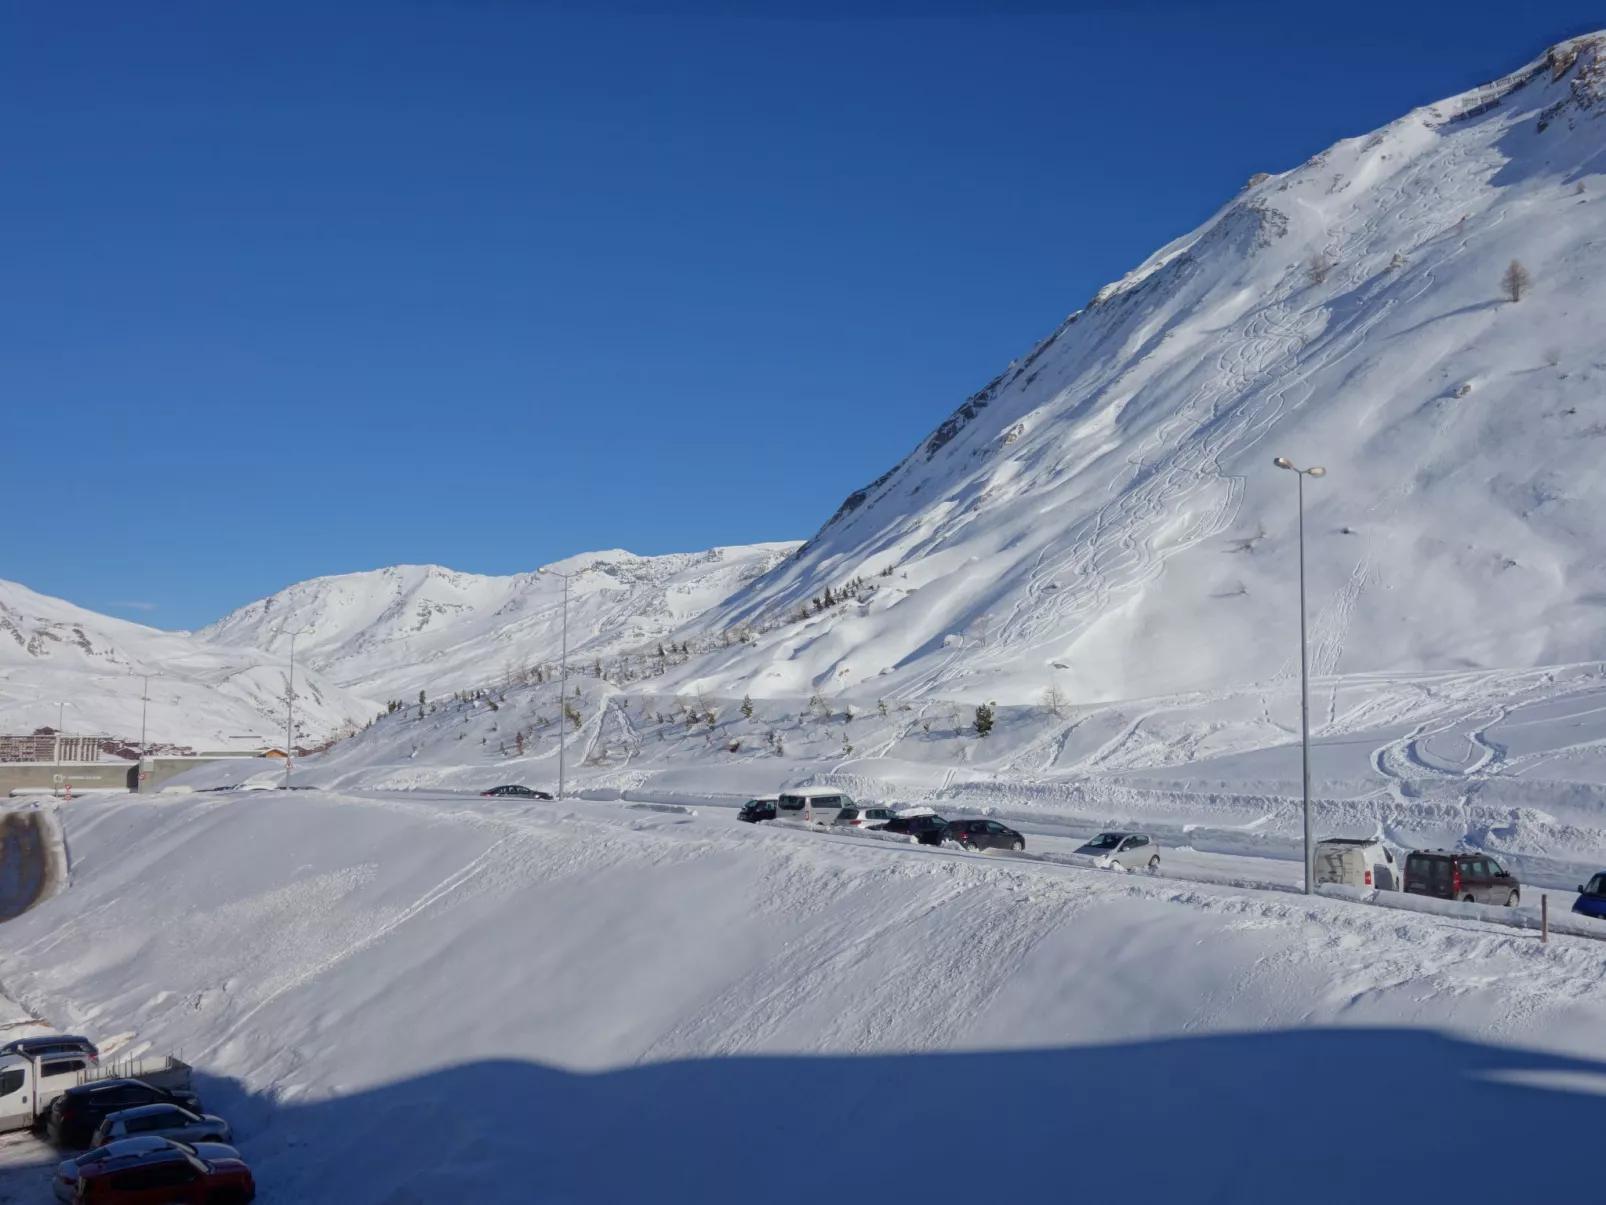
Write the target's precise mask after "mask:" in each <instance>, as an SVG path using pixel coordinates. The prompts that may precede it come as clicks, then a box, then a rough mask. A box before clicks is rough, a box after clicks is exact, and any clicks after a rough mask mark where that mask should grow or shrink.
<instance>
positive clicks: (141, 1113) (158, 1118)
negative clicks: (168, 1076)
mask: <svg viewBox="0 0 1606 1205" xmlns="http://www.w3.org/2000/svg"><path fill="white" fill-rule="evenodd" d="M147 1134H150V1135H154V1136H155V1137H157V1138H172V1139H175V1140H176V1141H178V1142H228V1141H230V1140H231V1139H232V1138H233V1137H234V1133H233V1131H232V1130H230V1129H229V1123H228V1122H226V1121H224V1120H223V1119H222V1118H221V1117H214V1116H212V1114H210V1113H202V1114H196V1113H191V1112H190V1111H189V1110H188V1109H184V1108H180V1107H179V1106H178V1105H140V1106H139V1107H138V1108H135V1109H123V1110H122V1111H121V1112H118V1113H108V1114H107V1115H106V1119H105V1120H104V1121H102V1122H101V1123H100V1129H98V1130H96V1131H95V1138H94V1145H95V1146H105V1145H107V1144H108V1143H112V1142H116V1141H117V1140H118V1139H120V1138H140V1137H143V1136H145V1135H147Z"/></svg>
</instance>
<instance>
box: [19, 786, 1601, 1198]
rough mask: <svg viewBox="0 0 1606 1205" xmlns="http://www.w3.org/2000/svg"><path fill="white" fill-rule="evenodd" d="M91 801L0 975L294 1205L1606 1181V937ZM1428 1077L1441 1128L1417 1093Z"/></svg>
mask: <svg viewBox="0 0 1606 1205" xmlns="http://www.w3.org/2000/svg"><path fill="white" fill-rule="evenodd" d="M61 815H62V817H63V819H64V821H65V824H66V830H67V831H66V836H67V842H68V846H69V848H70V849H71V850H72V851H73V856H74V869H73V875H72V884H71V886H70V888H68V889H67V890H66V891H65V892H63V893H62V894H60V895H58V896H57V897H55V898H54V899H52V900H49V901H47V902H46V903H44V904H43V905H41V906H40V907H38V908H37V909H35V910H34V911H33V912H31V913H28V914H26V915H24V916H22V917H20V918H18V919H17V920H15V921H12V922H9V923H7V924H6V925H4V926H3V927H0V979H3V981H4V983H5V985H6V988H7V991H8V992H9V993H10V994H11V995H12V996H13V997H14V998H15V999H16V1000H17V1001H18V1002H19V1003H21V1004H23V1005H25V1006H26V1007H27V1009H28V1010H29V1012H30V1013H31V1014H32V1015H34V1016H37V1017H40V1018H44V1019H47V1020H48V1021H50V1022H51V1023H53V1024H54V1025H56V1026H58V1027H60V1028H62V1029H67V1030H70V1031H74V1032H88V1033H90V1034H91V1035H93V1036H95V1037H97V1038H99V1039H101V1040H102V1041H103V1042H105V1043H106V1044H107V1045H108V1046H111V1047H115V1049H116V1050H118V1051H121V1052H138V1051H140V1050H142V1049H145V1048H148V1047H154V1048H155V1049H158V1050H161V1049H176V1050H179V1051H181V1052H182V1053H183V1055H184V1057H185V1058H186V1059H187V1060H189V1061H190V1062H192V1063H194V1064H195V1065H196V1067H197V1068H198V1070H199V1072H200V1074H201V1079H200V1081H199V1087H200V1089H201V1091H202V1092H203V1093H204V1099H205V1103H206V1105H207V1107H208V1108H209V1109H211V1110H214V1111H217V1112H220V1113H222V1114H225V1115H226V1116H228V1117H229V1118H230V1120H231V1121H232V1122H233V1124H234V1127H235V1134H236V1140H237V1141H238V1143H239V1145H240V1147H241V1148H242V1151H243V1153H244V1154H245V1156H246V1157H247V1158H248V1159H250V1160H251V1161H252V1163H253V1166H254V1167H255V1169H256V1172H257V1175H258V1178H259V1182H260V1184H261V1189H262V1199H263V1200H264V1201H295V1202H300V1203H303V1205H325V1203H328V1205H335V1203H339V1205H423V1203H424V1202H435V1201H475V1202H483V1203H485V1205H494V1203H501V1202H507V1203H509V1205H512V1203H514V1202H517V1203H520V1205H523V1203H525V1202H530V1201H550V1202H559V1201H563V1202H598V1203H601V1202H609V1203H612V1202H633V1201H661V1202H665V1203H667V1205H680V1203H685V1205H693V1203H696V1205H735V1203H737V1202H750V1201H754V1200H763V1201H766V1202H776V1203H785V1205H792V1203H794V1202H796V1203H798V1205H803V1203H806V1202H814V1201H818V1200H820V1199H821V1197H822V1196H827V1195H828V1196H829V1199H831V1200H836V1201H844V1202H861V1201H862V1202H887V1201H906V1200H908V1201H929V1202H941V1203H948V1202H954V1203H961V1202H962V1203H964V1205H974V1203H975V1202H982V1201H995V1200H1012V1201H1014V1200H1019V1201H1048V1200H1059V1199H1063V1197H1064V1195H1065V1192H1066V1187H1067V1185H1068V1184H1074V1185H1076V1187H1077V1188H1079V1189H1080V1190H1081V1191H1082V1193H1083V1194H1085V1195H1087V1196H1089V1197H1091V1198H1093V1199H1099V1200H1104V1199H1109V1200H1122V1201H1141V1202H1148V1201H1154V1202H1162V1201H1178V1200H1185V1201H1224V1202H1225V1201H1232V1202H1241V1203H1244V1205H1255V1203H1258V1202H1267V1203H1270V1202H1276V1201H1286V1200H1288V1199H1289V1187H1288V1186H1289V1185H1290V1184H1298V1185H1299V1189H1298V1193H1297V1195H1298V1199H1300V1200H1301V1201H1311V1202H1320V1203H1323V1205H1326V1203H1328V1202H1334V1203H1336V1202H1348V1201H1352V1200H1354V1199H1355V1196H1356V1183H1357V1180H1358V1178H1361V1179H1365V1180H1366V1182H1367V1183H1374V1184H1378V1185H1383V1186H1386V1187H1387V1188H1388V1189H1390V1190H1392V1191H1393V1192H1395V1193H1403V1194H1405V1195H1407V1196H1412V1195H1424V1194H1426V1193H1427V1192H1428V1190H1430V1189H1432V1188H1434V1187H1435V1186H1439V1185H1442V1177H1443V1172H1444V1168H1445V1167H1446V1166H1449V1165H1453V1164H1457V1163H1464V1162H1465V1159H1466V1150H1467V1143H1468V1139H1469V1133H1472V1132H1473V1131H1470V1130H1469V1128H1468V1127H1469V1126H1477V1125H1481V1124H1483V1123H1482V1122H1471V1121H1469V1120H1468V1119H1469V1117H1470V1118H1475V1119H1483V1118H1498V1121H1497V1122H1489V1123H1488V1125H1486V1126H1485V1127H1484V1128H1488V1126H1493V1127H1494V1128H1495V1129H1496V1130H1497V1131H1498V1136H1499V1142H1500V1144H1501V1146H1502V1148H1503V1149H1504V1148H1509V1149H1512V1150H1526V1149H1542V1150H1544V1151H1545V1152H1546V1155H1545V1157H1544V1158H1542V1159H1520V1160H1514V1161H1511V1162H1510V1163H1509V1166H1505V1165H1502V1168H1501V1170H1500V1173H1499V1175H1500V1178H1501V1181H1502V1183H1503V1184H1504V1185H1505V1186H1506V1191H1507V1192H1508V1193H1509V1195H1511V1196H1512V1197H1513V1198H1514V1199H1516V1200H1521V1201H1549V1200H1557V1201H1560V1200H1572V1199H1577V1198H1578V1197H1580V1196H1581V1195H1583V1194H1584V1192H1585V1191H1587V1190H1589V1189H1591V1188H1592V1187H1593V1186H1594V1184H1595V1182H1596V1179H1597V1178H1598V1177H1597V1168H1596V1166H1595V1161H1594V1160H1593V1159H1592V1158H1591V1156H1592V1154H1593V1150H1594V1146H1593V1136H1594V1134H1595V1131H1596V1129H1597V1128H1598V1127H1597V1126H1596V1124H1595V1116H1596V1113H1597V1112H1598V1110H1597V1108H1596V1106H1597V1105H1598V1103H1599V1102H1598V1100H1590V1099H1589V1098H1588V1097H1587V1096H1579V1095H1576V1094H1577V1093H1589V1092H1598V1091H1599V1090H1600V1084H1601V1083H1602V1082H1606V1063H1603V1062H1602V1058H1603V1056H1606V1037H1603V1035H1606V978H1603V973H1602V959H1601V952H1602V949H1603V948H1606V947H1603V946H1602V945H1601V944H1600V942H1598V941H1590V940H1585V939H1581V938H1576V937H1553V938H1552V941H1551V943H1550V944H1549V945H1548V946H1541V945H1540V943H1539V941H1538V938H1537V935H1535V934H1533V933H1531V932H1521V931H1516V930H1511V929H1507V928H1502V927H1500V926H1497V925H1493V924H1489V923H1486V922H1485V921H1483V920H1482V919H1480V913H1479V911H1478V910H1476V909H1470V908H1468V909H1463V910H1462V912H1461V914H1459V915H1457V916H1454V917H1448V916H1446V917H1440V916H1433V915H1422V914H1412V913H1404V912H1399V911H1388V910H1384V909H1379V908H1372V907H1366V906H1363V905H1360V904H1355V903H1349V902H1345V901H1341V900H1336V899H1328V898H1320V897H1319V898H1316V899H1313V900H1304V899H1302V898H1300V897H1297V896H1291V895H1288V894H1286V893H1276V892H1255V891H1242V890H1235V889H1231V888H1226V887H1209V886H1195V885H1186V884H1180V885H1179V884H1177V883H1172V882H1166V881H1164V880H1154V879H1149V878H1147V877H1145V876H1116V875H1111V874H1108V873H1103V872H1097V871H1089V870H1084V869H1073V868H1070V867H1067V866H1055V865H1047V864H1041V863H1031V862H1020V861H1014V860H1010V859H1008V858H998V857H991V856H972V855H965V854H959V853H951V852H946V851H928V850H921V849H918V848H911V847H908V846H892V845H889V844H886V843H881V842H871V841H866V840H853V839H843V838H833V837H829V836H825V835H819V834H813V833H805V832H798V831H788V830H785V829H781V830H776V829H773V828H771V827H770V826H761V827H759V828H754V827H752V826H747V825H738V824H736V823H735V822H734V821H733V820H732V819H731V818H730V814H729V813H728V812H726V813H723V814H707V815H696V816H693V815H688V814H685V813H660V812H652V811H642V810H636V809H631V808H628V807H626V806H622V805H619V804H606V803H596V804H573V805H569V806H566V807H553V806H552V805H536V806H531V807H519V806H516V805H514V806H510V805H508V804H503V803H497V802H493V801H482V800H474V799H463V798H460V797H459V798H448V797H440V796H437V797H433V798H431V797H419V798H413V799H403V798H398V797H395V796H386V795H379V794H329V793H325V792H318V791H309V792H304V793H302V792H298V793H293V794H281V795H277V796H276V795H273V794H267V793H264V794H257V795H254V796H253V795H240V796H236V797H227V796H222V797H220V796H201V795H195V796H188V797H178V798H174V797H168V798H166V799H163V800H161V801H159V802H156V803H150V802H141V803H137V804H134V803H111V802H107V801H91V802H80V803H77V804H74V805H71V806H70V807H66V808H63V809H62V811H61ZM309 832H310V833H316V834H317V840H315V841H308V840H306V839H305V835H306V834H307V833H309ZM1491 911H1498V910H1491ZM1525 1048H1526V1049H1525ZM1535 1048H1537V1049H1535ZM1540 1051H1542V1052H1540ZM1335 1069H1343V1070H1348V1071H1351V1072H1353V1073H1352V1074H1342V1073H1340V1074H1325V1073H1323V1072H1324V1071H1333V1070H1335ZM1427 1081H1431V1082H1433V1083H1434V1084H1436V1085H1438V1086H1439V1091H1440V1099H1439V1100H1438V1102H1437V1103H1438V1105H1439V1106H1440V1107H1436V1108H1429V1109H1425V1110H1424V1109H1421V1108H1413V1109H1411V1111H1410V1115H1409V1117H1406V1116H1405V1115H1404V1114H1403V1113H1401V1112H1400V1111H1399V1110H1400V1109H1401V1107H1402V1105H1401V1104H1400V1102H1398V1101H1397V1100H1395V1099H1392V1098H1391V1097H1390V1096H1389V1094H1388V1093H1383V1092H1380V1091H1379V1089H1378V1085H1379V1083H1388V1084H1401V1083H1420V1082H1427ZM1294 1101H1297V1102H1298V1103H1297V1106H1294V1107H1291V1102H1294ZM793 1118H801V1119H804V1120H803V1121H793V1120H792V1119H793ZM805 1121H806V1125H805ZM1380 1126H1385V1127H1393V1128H1392V1129H1390V1131H1389V1132H1390V1133H1391V1134H1392V1135H1393V1138H1394V1140H1392V1141H1384V1142H1379V1141H1378V1134H1379V1127H1380ZM850 1127H851V1128H852V1129H853V1130H854V1131H855V1134H853V1135H850V1134H847V1133H845V1131H846V1130H848V1129H849V1128H850ZM864 1128H868V1131H869V1133H868V1134H862V1135H860V1134H858V1131H860V1130H861V1129H864ZM882 1133H891V1134H894V1135H897V1134H905V1133H907V1134H912V1135H927V1134H929V1135H933V1136H934V1139H935V1141H936V1142H937V1144H938V1146H937V1148H936V1149H935V1150H933V1149H930V1148H927V1147H922V1148H920V1150H919V1152H918V1154H913V1155H912V1154H911V1153H910V1152H909V1151H907V1150H905V1149H903V1148H902V1147H900V1146H899V1145H898V1144H897V1143H896V1142H892V1143H890V1144H889V1142H888V1141H885V1140H882V1139H881V1138H879V1137H878V1135H880V1134H882ZM978 1143H980V1144H983V1145H985V1146H986V1147H987V1152H986V1155H985V1157H983V1156H977V1155H973V1154H972V1153H971V1151H972V1148H973V1146H974V1145H975V1144H978ZM999 1150H1003V1151H1006V1152H1008V1154H1007V1157H1002V1158H1001V1157H999V1156H998V1155H997V1153H996V1152H998V1151H999ZM1346 1151H1358V1152H1362V1153H1363V1154H1362V1155H1360V1156H1358V1158H1359V1160H1360V1162H1361V1164H1363V1165H1364V1166H1363V1167H1361V1166H1357V1167H1351V1166H1349V1165H1341V1166H1339V1167H1334V1166H1333V1165H1332V1160H1333V1158H1334V1152H1346ZM1151 1152H1152V1153H1153V1155H1154V1156H1155V1157H1153V1158H1147V1157H1146V1156H1147V1155H1148V1154H1149V1153H1151ZM1318 1156H1320V1157H1318ZM1324 1169H1325V1170H1324ZM1363 1195H1365V1194H1363ZM46 1199H48V1198H40V1200H41V1201H43V1200H46Z"/></svg>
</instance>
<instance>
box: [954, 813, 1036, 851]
mask: <svg viewBox="0 0 1606 1205" xmlns="http://www.w3.org/2000/svg"><path fill="white" fill-rule="evenodd" d="M944 839H946V840H948V841H956V842H958V843H959V844H960V845H962V846H964V847H965V848H966V849H1017V850H1018V849H1025V848H1026V838H1025V837H1023V836H1021V835H1020V834H1019V833H1017V832H1016V831H1015V830H1014V829H1012V828H1006V827H1004V826H1003V825H1002V824H999V823H998V821H996V820H950V821H949V822H948V831H947V832H946V833H945V834H944Z"/></svg>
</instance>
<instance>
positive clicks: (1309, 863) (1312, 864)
mask: <svg viewBox="0 0 1606 1205" xmlns="http://www.w3.org/2000/svg"><path fill="white" fill-rule="evenodd" d="M1272 463H1273V464H1275V465H1276V466H1277V467H1278V468H1279V469H1287V470H1288V471H1289V472H1291V473H1293V474H1294V476H1295V478H1296V479H1297V480H1298V482H1299V749H1300V761H1301V763H1302V765H1301V769H1302V780H1303V782H1304V800H1305V894H1306V895H1309V894H1311V892H1312V891H1314V890H1315V889H1316V836H1315V834H1314V833H1313V832H1312V831H1311V824H1310V657H1309V654H1308V652H1307V651H1306V641H1305V478H1307V477H1325V476H1327V470H1326V469H1324V468H1323V467H1322V466H1321V465H1319V464H1318V465H1313V466H1312V467H1310V468H1308V469H1299V468H1295V467H1294V462H1293V461H1292V460H1289V459H1288V457H1286V456H1279V457H1277V459H1276V460H1274V461H1272Z"/></svg>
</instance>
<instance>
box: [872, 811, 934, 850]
mask: <svg viewBox="0 0 1606 1205" xmlns="http://www.w3.org/2000/svg"><path fill="white" fill-rule="evenodd" d="M870 827H871V828H873V829H875V830H877V831H878V832H883V833H903V834H905V835H906V836H910V837H913V838H914V839H915V841H916V842H917V843H918V844H920V845H941V844H942V838H943V834H944V833H946V832H947V831H948V822H947V821H946V820H944V819H943V818H942V817H941V816H894V817H893V818H892V819H891V820H888V821H887V822H886V823H885V824H872V825H871V826H870Z"/></svg>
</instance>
